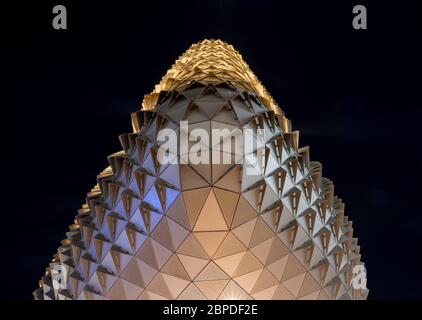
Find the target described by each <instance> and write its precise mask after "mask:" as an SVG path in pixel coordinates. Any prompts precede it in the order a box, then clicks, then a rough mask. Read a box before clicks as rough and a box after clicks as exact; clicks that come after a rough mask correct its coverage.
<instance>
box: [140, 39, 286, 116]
mask: <svg viewBox="0 0 422 320" xmlns="http://www.w3.org/2000/svg"><path fill="white" fill-rule="evenodd" d="M193 80H196V81H202V82H220V81H230V82H231V83H233V84H234V85H235V86H237V87H240V88H244V89H245V90H247V91H251V92H254V93H255V94H257V95H258V96H259V97H260V98H261V99H262V101H263V103H264V104H265V105H266V106H267V108H268V109H269V110H273V111H274V112H275V113H277V114H281V113H282V112H281V110H280V108H279V106H278V105H277V103H276V102H275V101H274V99H273V98H272V97H271V95H270V94H269V93H268V91H267V90H266V89H265V87H264V86H263V85H262V83H261V82H260V81H259V80H258V78H257V77H256V76H255V74H254V73H253V72H252V70H251V69H250V68H249V65H248V64H247V63H246V62H245V61H244V60H243V57H242V55H241V54H240V53H239V52H238V51H237V50H236V49H235V48H234V47H233V46H232V45H231V44H228V43H227V42H225V41H222V40H220V39H217V40H214V39H204V40H202V41H200V42H198V43H195V44H192V45H191V46H190V47H189V49H187V50H186V51H185V52H184V53H183V54H182V55H181V56H180V57H179V58H178V59H177V60H176V62H175V63H174V64H173V65H172V66H171V68H170V69H169V70H168V71H167V73H166V74H165V75H164V77H163V78H162V79H161V81H160V83H158V84H157V85H156V86H155V88H154V90H153V91H152V92H151V93H150V94H147V95H145V96H144V100H143V102H142V107H143V109H145V110H150V109H154V108H155V105H156V104H157V101H158V96H159V94H160V92H161V91H168V90H171V89H176V88H178V87H183V86H185V85H187V84H188V83H189V82H191V81H193Z"/></svg>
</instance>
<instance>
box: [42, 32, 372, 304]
mask: <svg viewBox="0 0 422 320" xmlns="http://www.w3.org/2000/svg"><path fill="white" fill-rule="evenodd" d="M131 121H132V126H133V132H132V133H129V134H123V135H121V136H120V137H119V139H120V142H121V145H122V149H123V150H122V151H120V152H117V153H115V154H113V155H110V156H109V157H108V160H109V163H110V166H109V167H108V168H106V169H105V170H104V171H103V172H101V173H100V174H99V175H98V176H97V185H96V186H95V187H94V188H93V189H92V190H91V192H89V193H88V196H87V199H86V203H85V204H84V205H83V206H82V208H81V209H80V210H79V211H78V214H77V216H76V218H75V222H74V224H73V225H71V226H70V230H69V232H68V233H67V234H66V239H65V240H63V241H62V243H61V246H60V247H59V249H58V252H57V253H56V254H55V255H54V258H53V261H52V262H51V263H50V265H49V267H48V268H47V271H46V275H45V276H44V277H43V278H42V279H41V281H40V287H39V289H37V290H36V291H34V297H35V298H36V299H366V297H367V294H368V290H367V289H366V287H365V285H362V282H356V278H354V273H356V271H355V270H362V267H363V263H361V262H360V253H359V250H360V248H359V246H358V244H357V239H355V238H353V228H352V223H351V222H350V221H349V220H348V218H347V216H345V215H344V204H343V203H342V202H341V200H340V199H339V198H337V197H336V196H335V195H334V186H333V184H332V182H331V181H330V180H328V179H326V178H323V177H322V172H321V164H320V163H318V162H312V161H310V159H309V148H308V147H300V146H299V132H297V131H292V127H291V123H290V121H289V120H288V119H287V118H286V117H285V115H284V113H283V112H282V110H281V109H280V107H279V106H278V105H277V103H276V102H275V101H274V100H273V98H272V97H271V96H270V95H269V93H268V92H267V91H266V89H265V88H264V87H263V85H262V84H261V83H260V81H259V80H258V79H257V78H256V76H255V75H254V74H253V73H252V71H251V70H250V69H249V67H248V65H247V64H246V63H245V62H244V61H243V59H242V57H241V55H240V54H239V53H238V52H237V51H236V50H235V49H234V48H233V47H232V46H231V45H229V44H227V43H225V42H223V41H221V40H204V41H202V42H200V43H198V44H194V45H192V46H191V47H190V48H189V49H188V50H187V51H186V52H185V53H184V54H183V55H182V56H180V58H179V59H178V60H177V61H176V62H175V64H174V65H173V66H172V68H171V69H170V70H169V71H168V72H167V73H166V75H165V76H164V77H163V78H162V80H161V82H160V83H159V84H158V85H157V86H156V87H155V89H154V91H153V92H152V93H151V94H148V95H146V96H145V98H144V101H143V103H142V110H140V111H137V112H135V113H133V114H132V115H131ZM181 121H187V122H188V124H189V126H188V127H184V126H183V125H182V123H184V122H181ZM163 129H168V130H172V132H175V134H176V136H177V140H176V143H175V144H176V145H177V144H178V142H180V146H181V145H182V143H183V141H182V140H183V139H182V138H181V137H182V134H184V135H186V136H189V137H190V136H191V135H194V132H202V133H203V132H205V133H208V137H212V136H213V135H212V134H213V130H214V129H215V130H222V129H228V130H229V131H230V132H239V131H236V130H240V132H241V133H242V135H243V137H244V136H245V135H246V134H247V133H245V132H252V134H251V140H253V142H254V143H253V144H252V145H250V146H249V145H248V146H247V145H246V144H245V143H246V140H245V141H244V144H243V145H242V148H240V149H241V150H242V152H239V149H235V150H234V151H233V150H232V149H230V150H231V151H230V152H227V150H226V149H223V148H221V145H223V144H224V142H225V139H229V142H230V143H229V145H230V146H231V145H233V144H235V143H236V141H234V143H232V141H233V136H229V137H228V138H227V137H222V138H221V140H219V141H218V143H215V141H213V140H212V139H210V140H207V143H204V140H203V139H199V140H200V141H199V140H198V139H195V137H197V136H194V139H191V140H188V141H185V142H187V148H186V149H183V150H182V149H181V148H176V150H177V152H176V154H174V153H172V152H170V153H169V154H170V155H171V154H173V155H174V158H175V159H176V160H177V163H163V161H162V159H163V154H162V153H160V146H162V144H163V141H159V139H158V136H159V132H160V131H161V130H163ZM195 130H196V131H195ZM247 130H250V131H247ZM258 132H260V133H258ZM234 140H235V139H234ZM220 142H221V144H220ZM200 143H202V149H201V156H203V158H202V159H206V160H207V161H202V162H199V163H195V162H191V161H190V160H191V156H194V155H195V154H197V149H195V146H196V147H198V145H199V144H200ZM204 144H205V147H204ZM204 150H205V151H204ZM224 155H226V156H227V158H228V159H230V161H229V162H224V161H220V162H223V163H220V162H218V161H217V162H216V161H214V160H215V158H216V157H220V156H221V158H224ZM221 158H220V160H221ZM251 159H252V160H251ZM183 160H184V161H183ZM253 160H256V163H254V162H253ZM356 268H357V269H356ZM361 275H362V274H361Z"/></svg>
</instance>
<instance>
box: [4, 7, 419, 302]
mask: <svg viewBox="0 0 422 320" xmlns="http://www.w3.org/2000/svg"><path fill="white" fill-rule="evenodd" d="M56 4H63V5H65V6H66V8H67V12H68V29H67V30H54V29H53V28H52V24H51V22H52V19H53V16H54V15H53V14H52V8H53V6H54V5H56ZM356 4H364V5H366V7H367V10H368V29H367V30H354V29H353V27H352V19H353V14H352V8H353V6H354V5H356ZM3 13H6V15H9V16H10V17H9V18H11V19H9V20H10V22H8V23H7V26H6V31H7V33H8V35H10V38H9V39H8V40H11V41H12V42H11V45H10V46H7V49H12V51H11V52H12V56H11V57H10V58H9V59H8V60H5V59H3V60H4V61H3V62H6V64H7V66H8V67H11V68H10V69H11V71H12V73H11V76H10V78H8V80H9V81H8V84H12V86H11V89H10V92H11V93H13V95H14V99H13V102H12V105H11V106H12V107H10V105H3V108H2V109H4V110H3V111H2V113H3V116H2V120H3V121H2V123H3V126H2V128H3V129H4V128H6V126H7V125H11V124H12V123H13V126H12V127H13V128H12V129H9V128H8V127H9V126H7V129H6V130H5V132H4V134H3V137H6V138H7V139H6V140H7V141H6V142H5V144H4V145H3V146H4V147H3V148H4V155H3V160H5V165H3V169H4V170H3V183H4V186H5V187H6V188H7V190H8V191H9V193H6V194H5V193H3V196H2V201H3V203H4V205H5V206H4V207H3V210H2V211H3V212H2V221H3V222H2V234H3V245H4V248H3V251H2V257H1V261H2V262H1V263H2V267H5V269H6V270H4V272H3V273H2V280H1V282H2V287H3V288H2V290H1V297H2V298H6V299H31V292H32V290H34V289H36V287H37V281H38V279H39V278H40V277H41V276H42V274H43V272H44V268H45V267H46V266H47V264H48V262H49V261H50V260H51V257H52V254H53V253H54V252H55V251H56V249H57V247H58V246H59V244H60V240H61V239H63V238H64V237H65V232H66V231H67V227H68V225H69V224H71V223H72V221H73V217H74V216H75V214H76V210H77V209H78V208H79V207H80V205H81V204H82V203H83V202H84V199H85V194H86V192H88V191H89V190H90V189H91V188H92V187H93V185H94V184H95V177H96V175H97V174H98V173H99V172H100V171H101V170H102V169H103V168H104V167H106V166H107V165H108V163H107V160H106V156H107V155H109V154H111V153H113V152H115V151H117V150H119V149H120V145H119V142H118V139H117V136H118V135H119V134H121V133H124V132H129V131H130V130H131V126H130V117H129V114H130V112H133V111H135V110H137V109H138V108H139V106H140V102H141V101H142V98H143V95H144V94H146V93H149V92H150V91H151V90H152V89H153V86H154V85H155V84H156V83H158V81H159V80H160V79H161V77H162V76H163V75H164V73H165V72H166V70H167V69H168V68H169V67H170V66H171V64H173V62H174V61H175V60H176V58H177V57H178V56H179V55H181V54H182V53H183V52H184V51H185V50H186V49H187V48H188V47H189V46H190V44H192V43H195V42H198V41H200V40H202V39H204V38H220V39H222V40H225V41H227V42H229V43H231V44H233V45H234V47H235V48H236V49H237V50H238V51H239V52H240V53H241V54H242V55H243V57H244V59H245V60H246V62H247V63H248V64H249V65H250V67H251V69H252V70H253V71H254V72H255V74H256V75H257V77H258V78H259V79H260V80H261V81H262V82H263V84H264V85H265V86H266V87H267V89H268V91H269V92H270V93H271V94H272V95H273V97H274V98H275V100H276V101H277V102H278V103H279V105H280V106H281V107H282V109H283V110H284V111H285V113H286V115H287V116H288V117H289V118H290V119H291V120H292V123H293V127H294V129H298V130H300V132H301V136H300V139H301V144H302V145H306V144H309V145H310V146H311V159H312V160H317V161H321V162H322V163H323V172H324V175H325V176H326V177H328V178H330V179H332V180H333V181H334V184H335V187H336V193H337V194H338V195H339V196H340V197H341V198H343V200H344V201H345V202H346V213H347V215H348V216H349V217H350V219H352V220H353V221H354V229H355V231H354V233H355V236H357V237H358V238H359V243H360V245H361V253H362V256H363V261H365V263H366V266H367V269H368V287H369V289H370V294H369V298H370V299H383V298H388V299H405V298H422V293H421V292H422V290H421V287H422V280H421V270H422V268H421V263H422V258H421V253H422V249H421V235H422V234H421V227H422V210H421V204H420V201H421V196H422V189H421V181H422V180H421V178H422V175H421V170H422V161H421V158H420V151H419V148H420V147H421V142H420V137H421V135H420V127H421V124H420V123H421V116H422V98H421V95H422V94H421V90H422V85H421V71H422V69H421V62H420V57H421V56H422V52H421V47H420V42H421V39H422V37H421V36H422V32H421V29H422V28H421V23H422V19H421V11H420V7H419V6H417V3H416V1H413V2H412V1H380V2H379V3H374V2H372V1H370V2H368V1H360V0H356V1H343V0H342V1H335V2H334V1H333V2H326V1H309V2H307V3H305V2H302V1H289V2H287V1H263V0H260V1H245V0H233V1H218V0H216V1H168V2H163V1H137V2H124V1H115V2H110V3H109V2H98V3H95V2H93V1H89V2H88V1H72V2H69V1H56V2H46V1H44V2H42V1H32V2H28V3H24V2H21V1H19V4H18V5H17V6H16V7H15V8H13V9H9V10H4V11H3ZM3 31H4V30H3ZM8 93H9V92H8ZM6 110H7V111H11V110H12V112H11V115H10V116H9V115H8V114H7V113H6ZM11 119H13V121H12V120H11Z"/></svg>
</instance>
